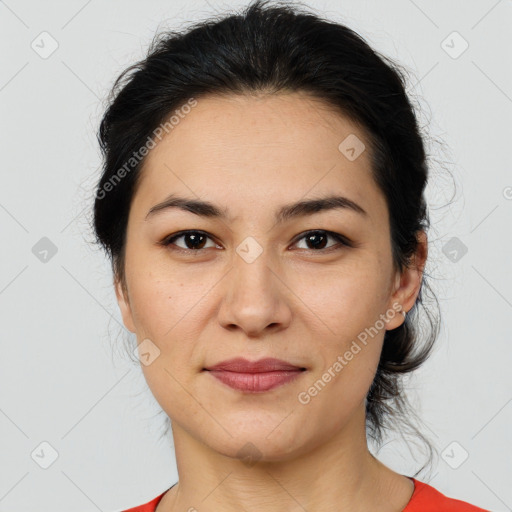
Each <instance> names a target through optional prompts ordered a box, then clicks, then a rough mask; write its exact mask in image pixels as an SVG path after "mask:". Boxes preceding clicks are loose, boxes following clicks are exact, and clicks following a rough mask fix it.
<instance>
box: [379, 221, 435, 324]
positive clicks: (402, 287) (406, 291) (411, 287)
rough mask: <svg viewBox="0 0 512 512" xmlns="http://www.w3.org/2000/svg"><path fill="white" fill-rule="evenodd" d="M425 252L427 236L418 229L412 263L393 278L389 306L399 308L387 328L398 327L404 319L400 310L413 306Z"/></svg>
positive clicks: (421, 275) (420, 280)
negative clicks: (416, 247)
mask: <svg viewBox="0 0 512 512" xmlns="http://www.w3.org/2000/svg"><path fill="white" fill-rule="evenodd" d="M427 253H428V248H427V236H426V234H425V232H424V231H420V232H419V233H418V249H417V251H416V253H415V255H414V257H413V262H412V265H411V266H410V267H407V268H406V269H404V271H403V272H402V273H397V275H396V278H395V288H394V290H395V291H394V293H393V295H392V296H391V298H390V307H391V308H392V309H394V310H398V309H400V313H399V314H397V315H395V316H394V317H393V319H392V320H390V321H389V322H388V327H387V328H388V330H391V329H395V328H396V327H399V326H400V325H401V324H402V323H403V322H404V321H405V317H404V316H403V314H402V313H401V311H404V312H406V313H407V312H408V311H410V310H411V309H412V308H413V307H414V304H415V302H416V298H417V297H418V294H419V292H420V289H421V283H422V279H423V269H424V268H425V264H426V260H427Z"/></svg>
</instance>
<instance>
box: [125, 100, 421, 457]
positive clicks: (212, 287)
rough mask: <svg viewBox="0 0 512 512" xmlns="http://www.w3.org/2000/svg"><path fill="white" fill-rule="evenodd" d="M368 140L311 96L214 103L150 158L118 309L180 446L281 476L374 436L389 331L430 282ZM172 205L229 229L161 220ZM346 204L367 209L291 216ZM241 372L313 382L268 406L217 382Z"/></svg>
mask: <svg viewBox="0 0 512 512" xmlns="http://www.w3.org/2000/svg"><path fill="white" fill-rule="evenodd" d="M364 139H365V137H364V134H363V133H362V132H361V131H360V130H359V129H358V128H357V127H356V126H355V125H354V124H352V123H351V122H349V121H348V120H347V119H345V118H343V117H342V116H340V115H339V114H338V113H335V112H333V111H332V110H330V109H329V108H328V107H326V106H324V105H323V104H321V103H319V102H318V101H315V100H313V99H311V98H309V97H308V96H306V95H303V94H297V93H291V94H286V95H285V94H283V95H273V96H268V97H260V98H255V97H252V98H249V97H243V98H242V97H223V98H221V97H207V98H201V99H199V100H198V103H197V106H195V107H194V108H192V109H191V111H190V113H188V114H187V115H186V116H184V118H183V119H181V120H180V122H179V124H177V125H176V126H175V127H174V129H173V130H172V131H170V132H169V134H167V135H166V136H165V137H164V138H163V139H162V140H161V141H160V142H158V144H157V145H156V147H155V148H154V149H152V150H151V152H150V153H149V154H148V156H147V158H146V161H145V166H144V171H143V176H142V177H143V179H142V181H141V183H140V187H139V188H138V190H137V192H136V194H135V196H134V199H133V202H132V205H131V210H130V215H129V221H128V227H127V241H126V244H127V245H126V260H125V270H126V282H127V288H128V296H127V297H124V296H123V295H122V292H121V288H120V286H119V284H117V285H116V293H117V297H118V300H119V305H120V308H121V311H122V314H123V320H124V323H125V325H126V327H127V328H128V329H129V330H130V331H132V332H136V334H137V338H138V342H139V343H141V342H143V341H144V340H146V341H144V344H143V345H141V352H142V353H143V354H144V355H143V356H141V360H142V362H143V363H144V364H142V369H143V371H144V375H145V378H146V380H147V382H148V385H149V387H150V389H151V391H152V393H153V394H154V396H155V398H156V399H157V401H158V402H159V404H160V405H161V407H162V408H163V409H164V411H165V412H166V413H167V414H168V415H169V417H170V418H171V420H172V423H173V430H174V428H175V426H179V427H180V428H181V429H182V430H184V431H186V432H187V433H188V434H189V435H190V436H192V437H193V438H194V439H196V440H198V441H201V442H202V443H204V444H206V445H207V446H209V447H211V448H212V449H214V450H215V451H217V452H220V453H222V454H224V455H227V456H232V457H237V456H239V454H240V450H241V449H243V447H244V446H246V443H247V442H251V443H252V444H253V445H254V446H255V447H256V449H257V450H258V451H259V454H260V456H261V457H262V458H264V459H267V460H272V459H275V460H277V459H286V458H288V457H292V456H295V455H297V454H300V453H301V452H302V451H304V450H307V449H311V448H312V447H314V446H316V445H319V444H320V443H322V442H325V441H326V440H327V439H331V438H333V436H336V435H338V434H339V433H340V432H342V431H343V430H344V429H345V431H346V430H348V429H349V428H350V425H355V424H356V423H355V422H356V418H357V428H358V429H360V428H361V427H362V425H363V424H362V423H361V419H362V418H363V417H364V416H362V414H364V413H363V411H364V401H365V397H366V394H367V392H368V389H369V387H370V385H371V383H372V381H373V378H374V375H375V371H376V368H377V364H378V361H379V357H380V353H381V348H382V342H383V338H384V334H385V330H386V329H393V328H396V327H398V326H399V325H400V324H401V323H402V322H403V317H402V315H401V314H399V313H398V312H397V310H399V309H400V308H401V307H403V308H404V309H405V310H408V309H410V308H411V307H412V305H413V304H414V301H415V298H416V294H417V291H418V286H419V282H420V281H419V276H416V274H410V275H409V277H407V275H405V277H404V276H402V279H400V275H398V274H396V273H395V272H394V271H393V268H392V259H391V244H390V231H389V218H388V211H387V207H386V203H385V199H384V196H383V195H382V193H381V192H380V190H379V189H378V188H377V186H376V184H375V183H374V181H373V179H372V177H371V173H370V161H369V154H368V150H365V149H364V146H363V145H362V144H364V143H365V140H364ZM171 194H172V195H173V196H174V197H180V198H184V199H186V200H190V201H205V202H208V203H210V204H211V205H213V206H214V207H215V210H218V212H220V213H221V214H224V215H225V216H217V215H209V213H212V210H210V209H208V208H202V209H199V210H196V213H193V212H192V211H188V210H186V209H183V208H179V207H177V206H173V207H168V208H160V209H156V210H155V211H153V212H152V213H149V212H150V210H151V209H152V208H153V207H155V206H156V205H158V204H160V203H162V202H163V201H165V200H166V198H168V196H169V195H171ZM334 196H340V197H341V196H342V197H344V198H347V199H348V200H350V201H352V202H353V203H354V204H356V205H358V207H359V208H357V207H356V208H350V207H341V206H339V205H340V202H338V203H337V202H336V201H332V203H331V204H330V205H329V204H328V205H327V206H328V207H326V208H323V209H320V210H318V211H314V210H315V209H314V208H313V209H307V208H306V209H301V208H295V209H294V208H290V205H292V204H295V203H299V202H303V201H310V200H312V199H324V198H328V197H334ZM336 205H338V207H332V206H336ZM329 206H330V207H329ZM285 207H286V214H285V215H281V216H279V217H276V216H277V214H278V213H279V212H281V210H282V209H283V208H285ZM358 209H360V211H358ZM363 211H364V212H366V213H362V212H363ZM207 214H208V215H207ZM196 230H197V231H200V232H201V233H191V234H190V233H189V234H185V236H179V235H177V236H176V237H175V238H174V239H173V240H172V242H170V244H169V245H167V246H166V245H164V244H163V242H164V241H165V240H166V239H169V238H172V237H171V236H170V235H173V234H176V233H178V232H182V231H196ZM312 230H319V232H318V233H313V234H311V233H309V236H307V235H308V232H310V231H312ZM327 232H332V233H335V234H339V235H341V236H342V237H344V239H345V241H346V243H347V245H345V244H344V243H343V242H340V241H339V240H338V239H336V238H335V237H333V236H332V235H330V234H329V233H327ZM201 234H202V235H203V237H201V236H200V235H201ZM194 235H195V236H194ZM313 235H314V236H313ZM415 276H416V277H415ZM383 320H384V321H383ZM234 357H244V358H246V359H249V360H250V361H254V360H259V359H261V358H266V357H273V358H278V359H283V360H285V361H288V362H290V363H292V364H293V365H296V366H298V367H300V368H306V370H305V371H302V372H300V373H298V374H297V376H296V378H295V379H293V380H291V381H288V382H286V383H285V384H282V385H280V386H278V387H276V388H273V389H270V390H268V391H263V392H256V393H254V392H249V391H241V390H237V389H233V388H231V387H230V386H228V385H226V384H224V383H223V382H221V381H220V380H218V379H217V378H215V377H214V376H213V375H212V373H211V372H209V371H206V370H204V369H205V368H206V367H210V366H212V365H214V364H216V363H219V362H221V361H224V360H226V359H231V358H234ZM319 382H320V383H319ZM315 386H316V387H315ZM237 454H238V455H237Z"/></svg>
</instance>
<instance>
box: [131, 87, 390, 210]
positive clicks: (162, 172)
mask: <svg viewBox="0 0 512 512" xmlns="http://www.w3.org/2000/svg"><path fill="white" fill-rule="evenodd" d="M180 117H181V118H180V121H179V122H178V123H177V124H175V125H174V127H173V128H172V130H171V131H169V133H168V134H166V135H165V136H164V137H163V138H162V139H161V140H160V141H159V142H157V144H156V146H155V147H154V148H153V149H152V150H151V151H150V152H149V154H148V155H147V156H146V159H145V162H144V165H143V169H142V176H141V178H142V179H141V182H140V187H139V189H138V191H137V193H136V197H135V198H134V201H133V208H136V209H137V208H140V209H143V208H145V211H144V212H140V214H141V215H142V214H144V215H145V214H146V213H147V210H148V209H149V208H150V207H151V206H153V205H154V204H156V203H157V202H159V201H162V200H163V199H164V198H165V197H166V196H167V195H168V194H170V193H181V194H184V195H187V196H188V197H191V196H192V197H196V198H202V199H207V200H209V201H211V202H214V203H217V204H221V205H226V207H227V209H228V210H229V211H230V212H231V215H232V216H233V217H236V218H239V217H240V215H241V216H242V217H245V216H246V215H251V213H250V212H252V215H253V216H254V212H255V211H261V212H262V211H263V210H266V209H267V205H268V206H269V208H270V206H271V204H275V205H280V204H284V203H289V202H290V201H292V200H298V199H302V198H307V197H313V196H318V195H325V194H327V193H339V194H340V195H344V196H346V197H349V198H350V199H352V200H353V201H355V202H357V203H358V204H360V205H361V206H362V207H363V208H364V209H365V210H366V211H368V213H369V215H370V217H375V218H376V219H379V218H380V217H382V215H383V214H386V211H383V209H384V210H385V208H386V206H385V201H384V197H383V196H382V194H381V192H380V190H379V189H378V188H377V186H376V184H375V182H374V180H373V178H372V176H371V172H370V169H371V167H370V155H369V148H368V143H367V140H365V139H366V137H365V134H364V132H363V131H362V130H361V129H360V128H359V127H358V126H357V125H356V124H354V123H353V122H351V121H350V120H349V119H347V118H346V117H344V116H343V115H341V113H339V112H338V111H337V110H335V109H333V108H332V107H330V106H329V105H327V104H325V103H324V102H322V101H320V100H318V99H315V98H313V97H311V96H309V95H307V94H303V93H302V94H301V93H286V94H274V95H266V96H257V97H256V96H207V97H202V98H199V99H198V100H197V104H196V106H194V107H191V109H190V112H189V113H188V114H186V115H183V116H180ZM352 149H354V151H355V152H354V151H352ZM354 155H355V158H354ZM255 209H256V210H255ZM271 209H272V211H273V210H274V206H272V208H271Z"/></svg>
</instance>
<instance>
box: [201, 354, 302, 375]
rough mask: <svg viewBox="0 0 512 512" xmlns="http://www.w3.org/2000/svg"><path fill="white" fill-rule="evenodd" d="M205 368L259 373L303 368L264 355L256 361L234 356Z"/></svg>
mask: <svg viewBox="0 0 512 512" xmlns="http://www.w3.org/2000/svg"><path fill="white" fill-rule="evenodd" d="M205 370H225V371H229V372H238V373H261V372H275V371H283V370H305V368H302V367H300V366H296V365H293V364H291V363H288V362H286V361H283V360H282V359H275V358H273V357H266V358H264V359H260V360H258V361H249V360H248V359H245V358H243V357H235V358H234V359H228V360H226V361H221V362H220V363H217V364H215V365H213V366H208V367H206V368H205Z"/></svg>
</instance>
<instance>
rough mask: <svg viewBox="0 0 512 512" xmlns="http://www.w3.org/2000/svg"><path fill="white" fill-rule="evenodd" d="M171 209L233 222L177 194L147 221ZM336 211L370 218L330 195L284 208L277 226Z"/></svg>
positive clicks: (345, 199) (351, 203)
mask: <svg viewBox="0 0 512 512" xmlns="http://www.w3.org/2000/svg"><path fill="white" fill-rule="evenodd" d="M171 208H179V209H181V210H183V211H187V212H191V213H194V214H195V215H198V216H200V217H207V218H218V219H223V220H231V217H230V216H229V213H228V210H227V208H221V207H219V206H216V205H214V204H213V203H210V202H209V201H202V200H198V199H193V198H186V197H179V196H176V195H175V194H171V195H170V196H168V197H167V198H166V199H165V200H164V201H162V202H161V203H158V204H156V205H155V206H153V207H152V208H150V210H149V211H148V213H147V215H146V220H147V219H148V218H150V217H152V216H153V215H155V214H157V213H158V212H162V211H164V210H168V209H171ZM335 209H345V210H347V209H348V210H352V211H354V212H356V213H358V214H360V215H362V216H364V217H368V213H367V212H366V210H364V208H363V207H362V206H360V205H358V204H357V203H356V202H354V201H352V200H351V199H349V198H348V197H344V196H339V195H329V196H326V197H321V198H318V199H305V200H302V201H298V202H296V203H291V204H287V205H285V206H282V207H281V208H279V210H277V212H276V214H275V221H276V223H277V224H282V223H283V222H286V221H287V220H290V219H292V218H296V217H304V216H307V215H312V214H314V213H317V212H321V211H326V210H335Z"/></svg>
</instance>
